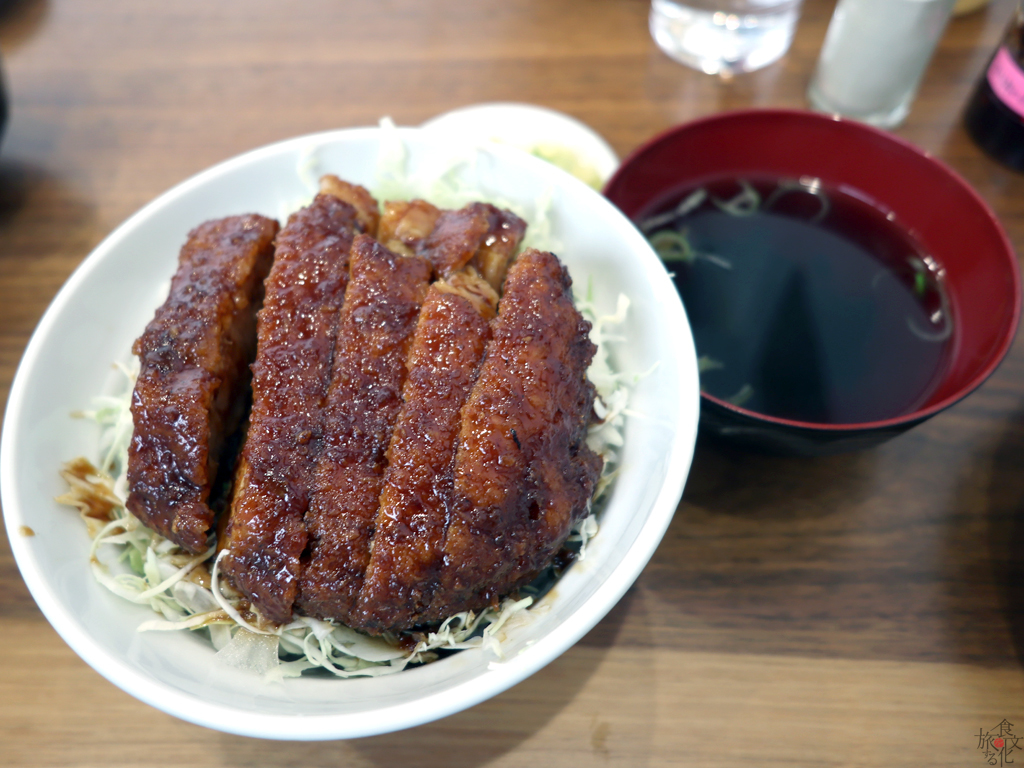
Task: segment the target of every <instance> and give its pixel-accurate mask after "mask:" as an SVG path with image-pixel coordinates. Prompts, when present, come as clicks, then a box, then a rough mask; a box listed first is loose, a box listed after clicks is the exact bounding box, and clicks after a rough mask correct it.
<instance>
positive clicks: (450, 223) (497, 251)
mask: <svg viewBox="0 0 1024 768" xmlns="http://www.w3.org/2000/svg"><path fill="white" fill-rule="evenodd" d="M525 232H526V222H524V221H523V220H522V219H520V218H519V217H518V216H516V215H515V214H514V213H512V212H511V211H503V210H500V209H499V208H496V207H494V206H493V205H490V204H488V203H470V204H469V205H467V206H465V207H464V208H459V209H458V210H456V211H442V212H441V214H440V216H438V218H437V219H436V223H435V225H434V229H433V230H432V231H431V232H430V234H429V235H428V236H427V237H425V238H423V239H422V240H421V241H420V242H419V243H418V245H417V250H416V252H417V253H419V254H420V255H422V256H425V257H426V258H428V259H430V262H431V263H432V264H433V265H434V269H435V270H436V271H437V273H438V274H439V275H440V276H442V277H447V276H449V275H451V274H454V273H455V272H458V271H459V270H461V269H463V268H464V267H466V266H472V267H474V268H475V269H476V270H477V271H478V272H479V273H480V274H481V275H483V277H484V279H485V280H487V282H488V283H490V284H491V287H492V288H494V290H496V291H500V290H501V285H502V283H503V282H504V281H505V274H506V272H507V271H508V265H509V264H510V263H511V261H512V258H513V257H514V256H515V253H516V250H517V249H518V248H519V244H520V242H522V239H523V234H524V233H525Z"/></svg>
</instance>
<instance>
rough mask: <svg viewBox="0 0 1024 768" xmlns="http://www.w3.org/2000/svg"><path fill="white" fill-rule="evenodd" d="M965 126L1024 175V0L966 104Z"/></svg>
mask: <svg viewBox="0 0 1024 768" xmlns="http://www.w3.org/2000/svg"><path fill="white" fill-rule="evenodd" d="M964 123H965V124H966V126H967V132H968V133H969V134H970V135H971V138H972V139H974V140H975V141H976V142H977V143H978V146H980V147H981V148H982V149H983V150H985V152H987V153H988V154H989V155H991V156H992V157H993V158H995V159H996V160H998V161H999V162H1001V163H1003V164H1004V165H1008V166H1009V167H1011V168H1014V169H1016V170H1018V171H1024V0H1021V3H1020V4H1019V5H1018V6H1017V12H1016V14H1015V15H1014V17H1013V20H1012V21H1011V22H1010V26H1009V29H1007V30H1006V35H1005V36H1004V37H1003V41H1002V43H1000V45H999V47H998V48H997V49H996V53H995V56H993V57H992V60H991V61H990V62H989V65H988V68H987V69H986V70H985V73H984V74H983V75H982V76H981V79H980V80H979V81H978V85H977V87H976V88H975V90H974V94H973V95H972V96H971V99H970V101H969V102H968V103H967V110H966V112H965V113H964Z"/></svg>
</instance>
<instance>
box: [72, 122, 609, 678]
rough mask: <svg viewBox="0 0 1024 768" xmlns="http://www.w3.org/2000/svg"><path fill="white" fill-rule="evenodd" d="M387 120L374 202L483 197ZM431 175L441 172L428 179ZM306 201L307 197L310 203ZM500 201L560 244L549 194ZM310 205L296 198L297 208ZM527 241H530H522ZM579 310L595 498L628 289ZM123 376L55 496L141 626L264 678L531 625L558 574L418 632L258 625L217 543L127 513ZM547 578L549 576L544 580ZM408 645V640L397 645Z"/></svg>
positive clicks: (128, 420) (397, 662)
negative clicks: (95, 434) (410, 153)
mask: <svg viewBox="0 0 1024 768" xmlns="http://www.w3.org/2000/svg"><path fill="white" fill-rule="evenodd" d="M381 125H382V129H383V130H382V141H381V149H380V154H379V157H378V181H379V183H378V185H377V187H376V189H375V190H374V192H375V194H376V195H377V197H378V199H382V200H384V199H408V198H410V197H423V198H426V199H430V200H431V201H432V202H434V203H435V204H438V205H441V206H445V207H460V206H462V205H464V204H466V203H468V202H471V201H473V200H480V199H482V198H481V196H480V195H478V194H476V193H475V190H474V189H473V188H472V186H471V185H466V184H465V183H464V182H462V181H460V178H461V176H460V174H459V173H458V172H457V170H458V168H459V167H462V164H465V163H469V164H472V163H473V162H475V161H474V158H473V156H472V155H471V154H467V155H466V156H464V157H458V158H455V159H454V160H453V159H451V158H448V159H447V160H444V161H438V165H437V167H436V168H433V167H432V168H431V169H430V170H429V172H425V173H423V174H420V175H419V176H415V177H413V176H409V175H406V174H405V156H406V151H405V146H404V144H403V143H402V141H401V139H400V136H399V135H398V132H397V131H396V130H394V126H393V124H391V123H390V121H389V120H384V121H382V123H381ZM296 171H297V173H298V174H299V175H300V177H301V178H303V179H304V180H306V183H307V185H309V186H310V187H311V190H312V191H315V188H316V179H317V178H318V176H319V174H318V173H317V160H316V156H315V151H313V152H310V153H303V155H302V157H301V158H300V161H299V164H298V167H297V169H296ZM432 174H433V176H431V175H432ZM306 202H308V201H306ZM489 202H492V203H494V204H496V205H501V206H502V207H506V208H511V209H513V210H514V211H515V213H516V214H517V215H519V216H521V217H522V218H524V219H525V220H526V221H527V222H528V224H529V226H528V230H527V231H528V233H530V232H532V233H533V237H532V244H533V246H534V247H541V248H546V249H547V250H553V249H554V248H553V243H552V238H551V236H550V222H549V219H548V208H549V206H550V193H549V194H548V195H546V196H545V197H544V198H542V199H541V200H538V201H536V203H535V206H534V208H533V209H532V210H525V209H524V207H523V206H515V205H512V204H511V203H509V201H506V200H494V199H491V200H489ZM302 204H305V203H304V202H299V201H296V204H295V207H299V206H300V205H302ZM524 245H525V243H524ZM576 302H577V307H578V308H579V310H580V312H581V313H582V314H583V315H584V316H585V317H586V318H587V319H588V320H589V321H590V322H591V323H592V330H591V339H592V341H593V342H594V343H595V344H596V345H597V348H598V349H597V353H596V355H595V357H594V361H593V364H592V365H591V367H590V369H589V370H588V377H589V378H590V380H591V381H592V382H593V383H594V385H595V387H596V389H597V392H598V395H599V399H598V400H597V401H595V410H596V411H597V414H598V416H599V417H600V418H601V419H602V420H603V421H602V422H601V423H599V424H597V425H595V426H593V427H592V428H591V430H590V433H589V435H588V439H587V442H588V445H590V447H591V448H592V449H593V450H594V451H596V452H597V453H599V454H600V455H601V456H602V458H603V459H604V471H603V472H602V475H601V477H600V478H599V481H598V486H597V492H596V494H595V499H596V498H600V496H601V495H602V494H603V493H604V492H605V490H606V489H607V487H608V485H609V484H610V483H611V482H612V479H613V477H614V471H615V470H614V468H615V466H616V463H617V460H618V455H617V452H618V448H619V447H620V446H621V445H622V429H623V425H624V419H625V416H626V414H627V413H628V411H627V410H626V403H627V401H628V397H629V387H628V384H627V379H628V378H629V377H628V376H625V375H623V374H621V373H617V372H616V371H615V370H614V368H613V366H612V364H611V360H610V349H609V347H610V345H611V344H613V343H615V342H619V341H622V340H623V339H622V338H621V337H620V336H618V335H617V332H616V327H617V326H620V325H621V324H622V323H623V322H624V320H625V318H626V312H627V309H628V307H629V300H628V299H627V298H626V297H625V296H620V297H619V301H618V306H617V307H616V311H615V312H614V313H613V314H610V315H605V314H600V313H599V311H598V310H597V308H596V307H595V306H594V303H593V298H592V290H590V288H589V286H588V290H587V292H586V294H585V295H582V296H580V295H577V296H576ZM117 367H118V369H119V370H120V371H121V372H122V373H123V374H124V380H123V388H122V391H121V392H120V393H119V394H117V395H112V396H102V397H98V398H96V399H95V407H94V408H93V409H92V410H89V411H85V412H81V413H78V414H74V415H77V416H81V417H84V418H88V419H90V420H92V421H94V422H95V423H96V424H98V425H99V427H100V441H99V450H98V454H99V469H96V468H94V467H92V466H91V465H90V464H89V463H88V462H84V460H76V461H74V462H70V463H69V464H67V465H65V467H64V469H63V470H62V472H61V474H62V476H63V477H64V478H65V480H66V481H67V482H68V486H69V490H68V492H67V493H65V494H64V495H62V496H60V497H58V499H57V501H58V502H60V503H63V504H68V505H71V506H75V507H77V508H78V509H79V510H80V513H81V516H82V519H83V520H84V521H85V522H86V524H87V527H88V531H89V535H90V537H91V538H92V546H91V548H90V550H89V559H90V568H91V571H92V574H93V576H94V577H95V578H96V580H97V581H98V582H99V583H100V584H102V585H103V586H104V587H106V588H107V589H109V590H110V591H111V592H113V593H114V594H115V595H117V596H119V597H121V598H123V599H125V600H128V601H130V602H133V603H136V604H140V605H147V606H149V608H150V609H151V610H153V611H154V613H156V614H158V617H157V618H154V619H151V620H149V621H145V622H143V623H142V624H141V625H140V626H139V628H138V629H139V631H178V630H191V631H198V630H202V631H205V632H207V633H208V635H209V638H210V642H211V644H212V645H213V648H214V649H215V650H216V652H217V656H218V658H219V659H221V660H222V661H223V662H224V663H226V664H229V665H231V666H234V667H238V668H240V669H245V670H249V671H251V672H253V673H256V674H259V675H261V676H263V677H264V678H266V679H267V680H280V679H283V678H286V677H296V676H299V675H301V674H302V673H303V672H305V671H307V670H313V669H319V670H325V671H326V672H329V673H331V674H333V675H336V676H338V677H354V676H377V675H385V674H393V673H395V672H400V671H401V670H403V669H405V668H406V667H407V666H409V665H410V664H421V663H425V662H429V661H432V660H434V659H435V658H437V656H438V652H443V651H457V650H468V649H480V650H481V651H483V652H486V653H488V654H490V655H491V656H493V658H494V661H492V663H499V662H500V660H501V659H503V658H504V655H503V652H502V647H501V646H502V642H503V641H504V640H505V638H506V637H507V636H508V633H509V632H510V631H513V630H515V629H518V628H519V627H522V626H524V625H525V624H528V623H529V621H530V618H531V614H532V612H530V611H527V610H526V609H527V608H529V607H530V606H531V605H532V604H533V603H534V601H535V599H538V598H539V597H542V596H543V593H544V592H545V591H546V590H545V587H546V586H547V587H549V586H550V584H551V583H552V582H553V580H554V576H553V575H552V574H550V573H549V574H546V575H545V576H544V577H542V578H541V579H539V580H538V581H537V582H535V583H534V584H533V585H530V586H528V587H525V588H523V589H522V590H521V595H522V596H521V597H520V598H519V599H516V598H513V597H508V598H506V599H505V600H503V601H502V602H501V604H500V605H499V606H498V607H497V608H496V609H493V608H487V609H485V610H483V611H481V612H479V613H476V612H473V611H466V612H462V613H457V614H455V615H453V616H451V617H449V618H448V619H447V620H446V621H444V622H443V623H442V624H441V625H440V626H439V627H437V628H436V629H435V630H433V631H429V632H420V633H411V634H409V635H408V636H405V637H403V638H398V637H391V636H385V637H369V636H367V635H364V634H362V633H360V632H356V631H355V630H353V629H351V628H349V627H346V626H344V625H341V624H338V623H334V622H329V621H320V620H317V619H312V618H308V617H301V616H297V617H295V619H294V620H293V621H292V622H291V623H290V624H287V625H284V626H279V625H275V624H271V623H268V622H265V621H263V620H262V618H261V617H260V616H259V615H258V613H256V612H255V611H254V610H253V609H252V608H251V607H249V605H248V602H247V601H243V600H242V596H241V595H240V594H239V593H237V592H236V591H234V590H233V589H232V588H231V586H230V585H228V584H226V583H224V582H223V581H222V580H221V579H220V571H219V567H218V566H219V561H220V557H221V556H222V555H223V553H221V555H218V556H217V557H216V558H214V557H213V555H214V552H215V547H213V546H211V547H210V548H209V549H208V550H207V552H206V553H204V554H201V555H198V556H193V555H189V554H187V553H185V552H183V551H182V550H181V549H180V548H179V547H178V546H177V545H175V544H174V543H172V542H170V541H168V540H166V539H164V538H163V537H162V536H160V535H159V534H157V533H155V532H153V531H151V530H149V529H148V528H146V527H145V526H144V525H143V524H142V523H141V522H139V520H138V519H137V518H135V517H134V516H133V515H132V514H131V513H130V512H128V510H127V509H126V508H125V499H126V498H127V479H126V473H127V460H128V444H129V442H130V440H131V435H132V417H131V411H130V402H131V392H132V389H133V388H134V384H135V378H136V376H137V374H138V362H137V360H135V359H134V358H133V365H128V366H125V365H121V364H118V365H117ZM597 532H598V523H597V518H596V516H595V514H593V512H591V514H589V515H588V516H587V517H586V519H584V520H582V521H581V522H580V523H579V524H577V525H576V526H575V527H574V529H573V532H572V534H571V536H570V537H569V541H570V542H572V543H573V546H575V547H578V552H577V555H576V558H577V559H579V560H583V559H584V558H585V557H586V546H587V543H588V542H589V541H590V540H591V539H592V538H593V537H594V536H595V535H596V534H597ZM542 582H546V584H545V583H542ZM400 640H404V642H400Z"/></svg>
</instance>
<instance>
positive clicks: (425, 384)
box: [350, 271, 498, 632]
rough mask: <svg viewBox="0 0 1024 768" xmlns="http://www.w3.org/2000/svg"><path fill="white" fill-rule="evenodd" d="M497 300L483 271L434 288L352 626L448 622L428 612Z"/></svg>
mask: <svg viewBox="0 0 1024 768" xmlns="http://www.w3.org/2000/svg"><path fill="white" fill-rule="evenodd" d="M497 303H498V296H497V294H496V293H495V292H494V290H493V289H492V288H491V287H490V285H488V284H487V282H486V281H484V280H483V279H482V278H481V277H479V276H478V275H477V274H476V272H475V271H469V272H459V273H456V274H455V275H453V276H452V277H451V278H449V280H448V281H439V282H437V283H434V285H433V286H431V288H430V292H429V294H428V295H427V299H426V301H425V302H424V303H423V309H422V310H421V311H420V315H419V320H418V322H417V324H416V334H415V336H414V338H413V342H412V351H411V352H410V353H409V361H408V364H407V367H408V369H409V374H408V378H406V380H405V386H404V388H403V389H402V400H403V405H402V409H401V411H400V412H399V414H398V419H397V421H396V423H395V430H394V434H393V435H392V436H391V444H390V446H389V447H388V452H387V458H388V468H387V471H386V473H385V475H384V486H383V491H382V492H381V495H380V510H379V512H378V513H377V522H376V526H375V532H374V535H373V547H372V553H371V556H370V565H369V568H368V570H367V572H366V577H365V579H364V581H363V587H362V590H361V592H360V595H359V605H358V609H357V610H356V611H355V612H354V613H353V614H352V615H351V617H350V624H351V626H355V627H359V628H363V629H367V630H369V631H371V632H380V631H385V630H396V629H404V628H408V627H412V626H415V625H417V624H421V623H429V622H430V621H431V620H436V619H439V618H442V617H440V616H436V617H435V616H426V615H424V614H423V611H424V610H425V609H426V608H427V607H428V606H429V605H430V603H431V597H432V595H433V590H434V588H435V587H436V583H437V577H438V576H439V575H440V572H441V567H442V565H443V561H444V550H443V547H444V532H445V529H446V527H447V522H448V509H449V507H450V506H451V503H452V498H453V490H454V484H453V476H452V471H453V465H454V459H455V440H456V437H457V436H458V434H459V426H460V423H461V418H460V416H461V413H462V407H463V406H464V405H465V403H466V398H467V397H469V392H470V389H471V388H472V386H473V383H474V382H475V381H476V378H477V374H478V372H479V368H480V363H481V361H482V360H483V355H484V348H485V346H486V344H487V340H488V339H489V338H490V327H489V321H490V320H491V318H493V317H494V314H495V309H496V306H497Z"/></svg>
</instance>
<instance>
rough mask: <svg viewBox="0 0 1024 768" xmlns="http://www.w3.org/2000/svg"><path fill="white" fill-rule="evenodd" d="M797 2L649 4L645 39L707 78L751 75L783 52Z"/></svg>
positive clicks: (674, 0) (656, 0)
mask: <svg viewBox="0 0 1024 768" xmlns="http://www.w3.org/2000/svg"><path fill="white" fill-rule="evenodd" d="M802 4H803V0H652V1H651V16H650V26H651V36H652V37H653V38H654V41H655V42H656V43H657V44H658V47H660V48H661V50H663V51H664V52H665V53H667V54H668V55H669V56H671V57H672V58H673V59H675V60H676V61H679V62H682V63H683V64H686V65H687V66H690V67H693V68H694V69H699V70H701V71H703V72H707V73H708V74H712V75H714V74H734V73H737V72H751V71H753V70H755V69H760V68H761V67H765V66H767V65H769V64H771V63H772V62H773V61H776V60H778V59H779V58H781V57H782V55H783V54H784V53H785V52H786V51H787V50H789V45H790V43H792V42H793V31H794V30H795V29H796V23H797V19H799V17H800V6H801V5H802Z"/></svg>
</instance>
